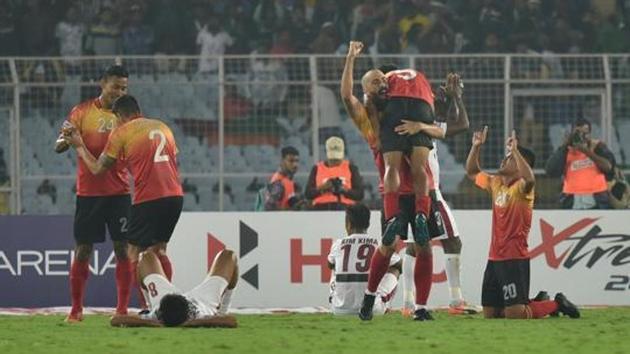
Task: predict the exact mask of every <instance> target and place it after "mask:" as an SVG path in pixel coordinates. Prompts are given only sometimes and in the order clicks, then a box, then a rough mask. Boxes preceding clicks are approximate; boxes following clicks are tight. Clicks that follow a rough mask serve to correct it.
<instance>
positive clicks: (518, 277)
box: [481, 259, 529, 308]
mask: <svg viewBox="0 0 630 354" xmlns="http://www.w3.org/2000/svg"><path fill="white" fill-rule="evenodd" d="M528 303H529V259H510V260H505V261H490V260H489V261H488V264H487V265H486V271H485V272H484V274H483V285H482V290H481V305H482V306H488V307H498V308H504V307H507V306H512V305H519V304H523V305H525V304H528Z"/></svg>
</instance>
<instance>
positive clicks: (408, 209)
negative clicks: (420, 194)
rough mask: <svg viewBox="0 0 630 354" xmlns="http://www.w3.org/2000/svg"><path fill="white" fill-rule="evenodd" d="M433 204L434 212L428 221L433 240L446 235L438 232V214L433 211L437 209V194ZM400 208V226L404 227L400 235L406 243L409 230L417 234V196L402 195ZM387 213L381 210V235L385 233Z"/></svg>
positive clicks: (432, 200) (432, 201) (399, 199)
mask: <svg viewBox="0 0 630 354" xmlns="http://www.w3.org/2000/svg"><path fill="white" fill-rule="evenodd" d="M431 203H432V209H431V210H432V211H431V213H429V219H428V220H427V226H428V229H429V236H430V237H431V238H432V239H433V238H436V237H440V236H442V235H443V234H444V233H443V232H440V231H438V230H439V228H438V226H437V220H436V213H434V212H433V211H435V210H438V209H436V208H437V206H436V203H438V201H437V199H436V198H435V193H433V195H432V196H431ZM398 206H399V209H400V213H399V214H398V218H399V219H400V224H401V225H402V232H401V235H400V239H401V240H403V241H406V240H407V239H408V238H409V237H408V234H409V228H411V232H412V233H413V232H415V228H416V222H415V221H416V215H417V214H418V213H416V196H415V195H413V194H401V195H400V196H399V197H398ZM385 221H386V220H385V211H384V210H382V209H381V233H384V232H385Z"/></svg>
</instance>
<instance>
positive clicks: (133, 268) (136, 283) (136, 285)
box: [131, 261, 149, 310]
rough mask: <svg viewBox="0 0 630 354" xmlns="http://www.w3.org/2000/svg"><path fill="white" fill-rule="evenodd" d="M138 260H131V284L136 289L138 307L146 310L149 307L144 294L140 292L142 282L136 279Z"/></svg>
mask: <svg viewBox="0 0 630 354" xmlns="http://www.w3.org/2000/svg"><path fill="white" fill-rule="evenodd" d="M137 269H138V262H137V261H136V262H131V285H132V286H133V287H134V288H136V290H137V291H138V301H139V302H140V308H141V309H143V310H146V309H148V308H149V306H147V301H146V300H145V299H144V294H143V293H142V284H140V282H139V281H138V272H137Z"/></svg>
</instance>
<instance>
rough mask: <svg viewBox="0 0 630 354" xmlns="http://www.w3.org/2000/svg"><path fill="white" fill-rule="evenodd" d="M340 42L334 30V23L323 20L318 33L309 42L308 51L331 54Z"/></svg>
mask: <svg viewBox="0 0 630 354" xmlns="http://www.w3.org/2000/svg"><path fill="white" fill-rule="evenodd" d="M340 44H341V42H340V41H339V35H338V33H337V31H336V30H335V26H334V24H333V23H332V22H325V23H324V24H322V26H321V28H320V30H319V34H318V35H317V37H315V39H314V40H313V42H312V43H311V46H310V52H311V53H314V54H332V53H334V52H335V51H336V50H337V48H338V47H339V45H340Z"/></svg>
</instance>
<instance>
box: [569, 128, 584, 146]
mask: <svg viewBox="0 0 630 354" xmlns="http://www.w3.org/2000/svg"><path fill="white" fill-rule="evenodd" d="M585 142H586V138H585V136H584V133H583V132H581V131H579V130H576V131H574V132H573V133H572V134H571V138H570V139H569V145H571V146H576V145H582V144H584V143H585Z"/></svg>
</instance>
